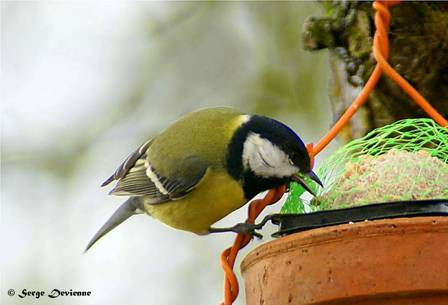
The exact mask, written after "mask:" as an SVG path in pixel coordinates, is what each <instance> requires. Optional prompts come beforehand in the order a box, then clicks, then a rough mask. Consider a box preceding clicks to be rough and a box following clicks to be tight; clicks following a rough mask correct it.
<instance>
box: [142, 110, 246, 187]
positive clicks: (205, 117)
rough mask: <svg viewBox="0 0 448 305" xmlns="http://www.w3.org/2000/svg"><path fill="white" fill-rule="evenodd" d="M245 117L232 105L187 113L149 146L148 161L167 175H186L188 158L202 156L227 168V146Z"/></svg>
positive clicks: (212, 164) (209, 163)
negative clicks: (230, 106)
mask: <svg viewBox="0 0 448 305" xmlns="http://www.w3.org/2000/svg"><path fill="white" fill-rule="evenodd" d="M244 119H245V117H244V116H242V114H241V113H240V112H238V111H236V110H234V109H232V108H225V107H220V108H207V109H203V110H198V111H195V112H192V113H189V114H187V115H186V116H184V117H182V118H180V119H179V120H177V121H176V122H175V123H174V124H172V125H171V126H170V127H168V128H167V129H165V130H164V131H162V132H161V133H160V134H159V135H158V136H157V137H156V138H155V139H154V140H153V142H152V143H151V146H150V147H149V149H148V161H149V163H150V164H151V165H152V166H153V167H154V168H155V169H156V170H157V172H158V173H159V174H160V175H162V176H166V177H176V176H177V177H179V178H181V177H182V176H184V177H185V175H188V173H186V172H182V171H189V169H188V166H185V165H184V164H185V159H187V158H191V157H195V158H200V159H201V161H203V162H205V163H206V164H207V165H208V166H210V167H212V168H223V167H225V162H226V160H225V158H226V153H227V145H228V144H229V142H230V140H231V138H232V135H233V134H234V132H235V130H236V129H237V128H238V127H239V126H240V125H241V124H242V123H243V122H244Z"/></svg>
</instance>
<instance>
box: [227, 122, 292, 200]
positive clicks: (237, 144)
mask: <svg viewBox="0 0 448 305" xmlns="http://www.w3.org/2000/svg"><path fill="white" fill-rule="evenodd" d="M277 125H278V123H277V122H276V121H275V120H273V119H270V118H267V117H263V116H258V115H254V116H252V117H251V118H250V119H249V121H247V122H246V123H244V124H243V125H241V126H240V127H239V128H238V129H237V130H236V132H235V134H234V135H233V137H232V140H231V141H230V144H229V145H228V148H227V158H226V161H227V164H226V167H227V172H228V173H229V174H230V176H232V177H233V178H234V179H236V180H238V181H242V184H243V190H244V197H245V198H246V199H247V200H249V199H251V198H253V197H254V196H255V195H257V194H259V193H261V192H263V191H265V190H268V189H271V188H275V187H277V186H280V185H282V184H285V183H286V182H287V179H281V178H276V177H275V178H263V177H259V176H256V175H255V174H254V173H253V172H252V171H251V170H246V171H245V170H244V166H243V149H244V142H245V141H246V139H247V137H248V136H249V134H250V133H257V134H260V135H262V136H263V137H264V138H266V139H268V140H269V141H271V142H272V143H278V141H279V132H280V134H281V133H282V132H284V130H283V128H280V127H277ZM279 129H280V130H279Z"/></svg>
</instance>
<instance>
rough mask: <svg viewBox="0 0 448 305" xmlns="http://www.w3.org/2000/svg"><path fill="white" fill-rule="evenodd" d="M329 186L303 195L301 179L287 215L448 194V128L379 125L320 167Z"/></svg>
mask: <svg viewBox="0 0 448 305" xmlns="http://www.w3.org/2000/svg"><path fill="white" fill-rule="evenodd" d="M317 174H318V176H319V177H320V178H321V180H322V182H323V184H324V186H325V187H324V188H323V189H322V188H317V186H316V184H315V183H313V182H312V181H311V180H308V184H309V185H310V186H311V187H312V188H313V189H314V190H315V191H316V193H317V196H316V197H315V198H314V199H312V200H311V201H307V200H304V199H302V198H301V196H302V194H303V193H304V189H303V188H302V187H301V186H300V185H299V184H296V183H293V184H291V190H290V194H289V197H288V199H287V200H286V202H285V204H284V206H283V208H282V213H305V212H310V211H317V210H327V209H335V208H344V207H352V206H359V205H365V204H372V203H385V202H391V201H400V200H423V199H445V198H448V128H443V127H441V126H439V125H437V124H436V123H435V122H434V121H433V120H431V119H406V120H401V121H397V122H395V123H393V124H391V125H387V126H384V127H381V128H377V129H375V130H373V131H371V132H370V133H369V134H367V135H366V136H364V137H363V138H360V139H356V140H353V141H351V142H349V143H348V144H346V145H344V146H343V147H341V148H339V149H338V150H337V151H336V152H334V153H333V154H332V155H331V156H330V157H329V158H327V159H326V160H325V161H324V162H323V163H322V165H321V166H320V167H319V169H318V170H317Z"/></svg>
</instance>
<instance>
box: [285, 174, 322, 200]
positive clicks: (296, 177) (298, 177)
mask: <svg viewBox="0 0 448 305" xmlns="http://www.w3.org/2000/svg"><path fill="white" fill-rule="evenodd" d="M303 175H305V176H307V177H309V178H310V179H311V180H313V181H315V182H316V183H317V184H319V185H320V186H321V187H324V185H323V184H322V181H320V179H319V177H317V175H316V174H315V173H314V172H313V171H309V172H308V173H305V174H303ZM291 180H292V181H295V182H297V183H299V184H300V185H301V186H303V188H304V189H305V190H307V191H308V192H309V193H310V194H311V195H313V196H314V197H316V193H314V191H313V190H312V189H311V188H310V187H309V186H308V184H306V181H305V179H303V177H302V176H301V175H300V174H296V175H293V176H292V177H291Z"/></svg>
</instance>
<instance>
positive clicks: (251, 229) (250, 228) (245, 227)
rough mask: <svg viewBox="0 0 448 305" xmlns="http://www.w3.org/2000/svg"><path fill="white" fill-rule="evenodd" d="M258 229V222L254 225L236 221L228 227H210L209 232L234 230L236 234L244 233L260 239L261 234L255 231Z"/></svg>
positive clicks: (259, 227)
mask: <svg viewBox="0 0 448 305" xmlns="http://www.w3.org/2000/svg"><path fill="white" fill-rule="evenodd" d="M259 229H261V226H260V225H259V224H257V225H256V224H251V223H248V222H242V223H237V224H236V225H234V226H233V227H230V228H210V229H209V232H210V233H222V232H235V233H238V234H246V235H249V236H250V237H253V236H255V237H256V238H258V239H262V238H263V235H261V234H260V233H258V232H256V231H255V230H259Z"/></svg>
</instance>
